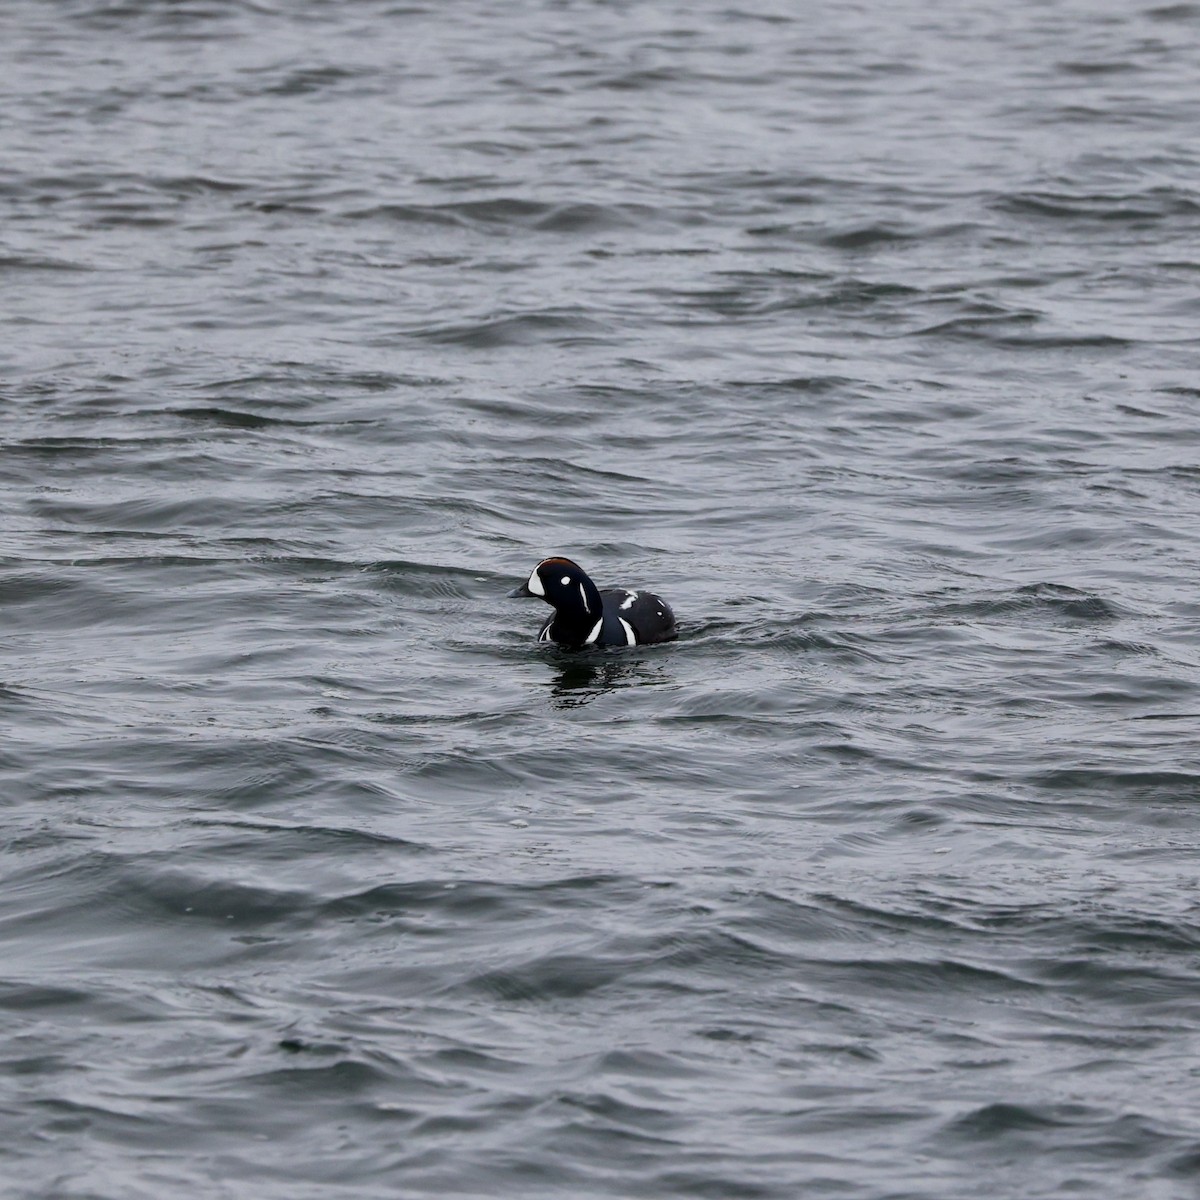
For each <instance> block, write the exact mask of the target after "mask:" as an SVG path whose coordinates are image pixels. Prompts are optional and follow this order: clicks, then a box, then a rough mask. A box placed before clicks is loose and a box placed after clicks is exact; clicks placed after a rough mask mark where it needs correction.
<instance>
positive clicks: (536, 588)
mask: <svg viewBox="0 0 1200 1200" xmlns="http://www.w3.org/2000/svg"><path fill="white" fill-rule="evenodd" d="M525 586H526V587H527V588H528V589H529V590H530V591H531V592H532V593H533V594H534V595H535V596H545V595H546V589H545V588H544V587H542V579H541V576H540V575H539V574H538V573H537V567H534V568H533V570H532V571H530V573H529V582H528V583H527V584H526V585H525Z"/></svg>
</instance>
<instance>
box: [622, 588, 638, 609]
mask: <svg viewBox="0 0 1200 1200" xmlns="http://www.w3.org/2000/svg"><path fill="white" fill-rule="evenodd" d="M637 598H638V594H637V592H626V593H625V599H624V600H622V601H621V608H622V609H626V608H632V607H633V602H634V601H635V600H636V599H637Z"/></svg>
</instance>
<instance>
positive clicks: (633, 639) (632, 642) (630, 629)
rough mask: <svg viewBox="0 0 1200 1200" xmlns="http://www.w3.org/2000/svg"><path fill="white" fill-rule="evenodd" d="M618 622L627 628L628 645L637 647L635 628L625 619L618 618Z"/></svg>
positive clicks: (626, 638) (626, 639)
mask: <svg viewBox="0 0 1200 1200" xmlns="http://www.w3.org/2000/svg"><path fill="white" fill-rule="evenodd" d="M617 620H618V621H620V622H621V624H622V625H624V626H625V641H626V644H627V645H630V646H636V645H637V634H636V633H634V632H633V626H632V625H630V623H629V622H628V621H627V620H625V618H624V617H618V618H617Z"/></svg>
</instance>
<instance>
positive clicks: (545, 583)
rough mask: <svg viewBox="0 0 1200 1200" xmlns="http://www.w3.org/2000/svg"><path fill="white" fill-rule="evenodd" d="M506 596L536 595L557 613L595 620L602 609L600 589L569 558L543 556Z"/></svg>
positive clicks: (599, 615) (598, 618) (601, 612)
mask: <svg viewBox="0 0 1200 1200" xmlns="http://www.w3.org/2000/svg"><path fill="white" fill-rule="evenodd" d="M508 594H509V595H510V596H536V597H537V598H538V599H539V600H545V602H546V603H547V604H549V605H552V606H553V607H554V608H555V610H557V612H558V613H559V615H560V616H564V617H574V618H577V619H579V620H585V619H587V620H590V621H598V620H600V617H601V615H602V614H603V612H604V603H603V601H602V600H601V599H600V589H599V588H598V587H596V585H595V584H594V583H593V582H592V581H591V579H589V578H588V574H587V572H586V571H585V570H584V569H583V568H582V567H581V566H580V565H579V564H578V563H574V562H572V561H571V560H570V559H569V558H557V557H556V558H543V559H542V561H541V562H540V563H538V565H537V566H536V567H534V568H533V570H532V571H530V572H529V578H528V579H527V580H526V581H525V582H524V583H523V584H521V586H520V587H518V588H513V590H512V591H511V592H509V593H508Z"/></svg>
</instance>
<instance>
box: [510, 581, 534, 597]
mask: <svg viewBox="0 0 1200 1200" xmlns="http://www.w3.org/2000/svg"><path fill="white" fill-rule="evenodd" d="M526 597H528V598H529V599H530V600H534V599H536V597H535V596H534V594H533V593H532V592H531V591H530V590H529V580H528V579H527V580H526V581H525V582H524V583H523V584H521V586H520V587H515V588H513V590H512V591H511V592H509V593H508V598H509V599H510V600H520V599H524V598H526Z"/></svg>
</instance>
